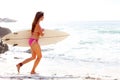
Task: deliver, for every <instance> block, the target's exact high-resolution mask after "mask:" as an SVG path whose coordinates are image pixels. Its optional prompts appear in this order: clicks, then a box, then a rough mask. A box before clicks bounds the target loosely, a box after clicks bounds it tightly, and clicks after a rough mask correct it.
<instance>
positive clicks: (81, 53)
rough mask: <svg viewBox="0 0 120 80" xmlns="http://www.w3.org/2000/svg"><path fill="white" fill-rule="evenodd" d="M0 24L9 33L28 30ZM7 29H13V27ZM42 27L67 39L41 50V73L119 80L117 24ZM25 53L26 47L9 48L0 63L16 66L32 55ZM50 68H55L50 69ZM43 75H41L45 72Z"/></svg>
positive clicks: (119, 57)
mask: <svg viewBox="0 0 120 80" xmlns="http://www.w3.org/2000/svg"><path fill="white" fill-rule="evenodd" d="M0 24H1V26H2V25H3V26H4V27H5V26H7V27H9V28H10V29H12V31H19V30H24V29H29V28H31V27H26V26H23V27H17V26H20V25H18V24H17V22H16V23H0ZM16 24H17V25H16ZM8 25H9V26H8ZM10 25H14V27H13V26H10ZM44 26H45V27H44ZM42 27H43V28H46V29H47V28H48V29H55V30H60V31H64V32H67V33H68V34H69V36H68V38H66V39H65V40H63V41H61V42H58V43H56V44H52V45H48V46H41V48H42V54H43V58H42V62H41V64H40V66H42V64H43V65H45V66H46V67H44V69H46V68H47V69H48V71H51V72H53V73H55V74H58V75H62V74H66V73H67V74H69V75H74V74H76V75H78V76H80V75H81V74H84V75H88V76H89V75H97V76H102V77H115V78H118V77H119V75H120V73H119V72H120V21H76V22H74V21H72V22H65V23H58V24H56V23H55V24H47V23H45V24H44V23H43V24H42ZM28 49H29V48H28V47H27V48H26V47H13V46H10V47H9V51H7V52H6V53H5V54H1V55H0V61H3V62H6V61H7V62H9V63H13V62H14V63H18V62H19V61H21V60H23V59H25V58H27V57H28V56H30V55H31V54H29V53H26V50H28ZM21 54H22V55H21ZM16 58H17V59H16ZM49 66H50V67H49ZM53 66H54V67H56V68H55V69H53ZM48 67H49V68H48ZM39 68H40V67H39ZM42 68H43V67H42ZM39 70H41V69H39ZM74 72H75V73H74ZM42 73H43V74H44V72H42Z"/></svg>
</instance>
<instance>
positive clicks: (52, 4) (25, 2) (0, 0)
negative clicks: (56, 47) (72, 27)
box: [0, 0, 120, 22]
mask: <svg viewBox="0 0 120 80" xmlns="http://www.w3.org/2000/svg"><path fill="white" fill-rule="evenodd" d="M119 8H120V0H0V17H9V18H13V19H14V18H15V19H18V20H23V21H26V20H28V21H31V20H33V18H34V15H35V13H36V12H37V11H43V12H44V13H45V19H46V20H47V21H53V22H59V21H105V20H120V10H119Z"/></svg>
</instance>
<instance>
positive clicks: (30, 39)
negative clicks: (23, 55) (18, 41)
mask: <svg viewBox="0 0 120 80" xmlns="http://www.w3.org/2000/svg"><path fill="white" fill-rule="evenodd" d="M33 41H35V42H38V39H34V38H29V45H30V46H31V45H32V42H33Z"/></svg>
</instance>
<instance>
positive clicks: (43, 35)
mask: <svg viewBox="0 0 120 80" xmlns="http://www.w3.org/2000/svg"><path fill="white" fill-rule="evenodd" d="M44 31H45V29H43V28H42V34H41V36H44Z"/></svg>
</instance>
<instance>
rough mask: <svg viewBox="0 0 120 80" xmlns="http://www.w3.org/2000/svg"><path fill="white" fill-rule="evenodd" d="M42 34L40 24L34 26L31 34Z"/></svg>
mask: <svg viewBox="0 0 120 80" xmlns="http://www.w3.org/2000/svg"><path fill="white" fill-rule="evenodd" d="M41 34H42V29H41V27H40V26H36V27H35V29H34V32H32V35H34V36H37V37H39V36H40V35H41Z"/></svg>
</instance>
